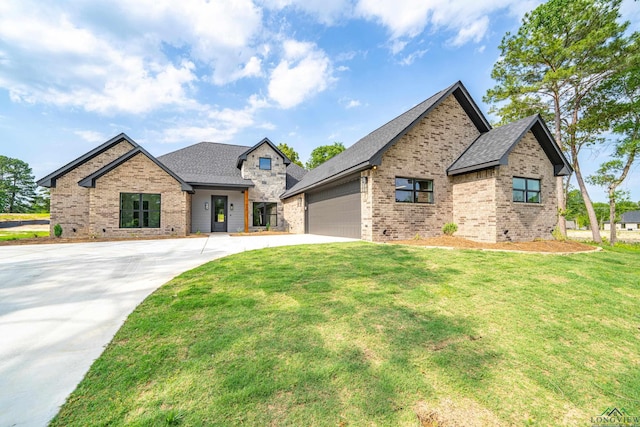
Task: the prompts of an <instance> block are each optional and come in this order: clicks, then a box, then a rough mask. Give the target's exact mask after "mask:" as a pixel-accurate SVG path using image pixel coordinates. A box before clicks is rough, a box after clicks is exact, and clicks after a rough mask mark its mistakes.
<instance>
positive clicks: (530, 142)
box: [496, 131, 558, 242]
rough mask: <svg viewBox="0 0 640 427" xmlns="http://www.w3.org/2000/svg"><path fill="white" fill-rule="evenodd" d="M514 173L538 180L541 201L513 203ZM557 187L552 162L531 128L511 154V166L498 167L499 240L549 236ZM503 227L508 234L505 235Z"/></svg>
mask: <svg viewBox="0 0 640 427" xmlns="http://www.w3.org/2000/svg"><path fill="white" fill-rule="evenodd" d="M514 176H517V177H524V178H535V179H539V180H540V186H541V194H540V197H541V203H539V204H536V203H516V202H513V201H512V200H513V195H512V193H513V192H512V190H513V182H512V181H513V177H514ZM556 189H557V179H556V177H555V176H554V174H553V165H552V164H551V162H550V161H549V159H548V158H547V156H546V154H545V153H544V151H543V150H542V147H540V144H539V143H538V141H537V140H536V139H535V137H534V136H533V133H531V131H529V132H528V133H527V134H526V135H525V136H524V137H523V138H522V140H521V141H520V142H519V143H518V144H517V145H516V146H515V147H514V149H513V151H511V153H510V154H509V160H508V165H505V166H500V168H499V174H498V177H497V179H496V200H497V211H496V216H497V240H498V241H508V240H511V241H514V242H517V241H531V240H533V239H550V238H551V231H552V230H553V228H554V226H555V224H556V222H557V210H558V201H557V198H556ZM504 230H509V233H508V234H507V235H505V234H504Z"/></svg>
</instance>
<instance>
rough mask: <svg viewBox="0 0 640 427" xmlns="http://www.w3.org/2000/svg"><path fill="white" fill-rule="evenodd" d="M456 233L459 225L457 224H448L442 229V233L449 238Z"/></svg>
mask: <svg viewBox="0 0 640 427" xmlns="http://www.w3.org/2000/svg"><path fill="white" fill-rule="evenodd" d="M456 231H458V224H456V223H455V222H448V223H446V224H445V225H444V226H443V227H442V232H443V233H444V234H446V235H447V236H453V233H455V232H456Z"/></svg>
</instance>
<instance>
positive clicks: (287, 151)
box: [278, 142, 304, 167]
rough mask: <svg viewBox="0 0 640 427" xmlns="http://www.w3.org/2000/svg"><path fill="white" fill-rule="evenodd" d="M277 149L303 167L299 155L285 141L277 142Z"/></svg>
mask: <svg viewBox="0 0 640 427" xmlns="http://www.w3.org/2000/svg"><path fill="white" fill-rule="evenodd" d="M278 150H280V151H282V154H284V155H285V156H287V157H288V158H289V160H291V161H292V162H293V163H295V164H296V165H298V166H300V167H304V165H303V164H302V162H301V161H300V156H299V155H298V153H297V152H296V150H294V149H293V148H292V147H289V146H288V145H287V144H286V143H285V142H281V143H280V144H278Z"/></svg>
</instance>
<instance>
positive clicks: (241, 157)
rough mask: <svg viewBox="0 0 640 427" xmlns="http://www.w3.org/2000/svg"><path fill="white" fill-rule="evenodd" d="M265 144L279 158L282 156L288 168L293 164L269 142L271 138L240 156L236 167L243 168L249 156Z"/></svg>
mask: <svg viewBox="0 0 640 427" xmlns="http://www.w3.org/2000/svg"><path fill="white" fill-rule="evenodd" d="M264 144H267V145H268V146H269V147H270V148H271V150H273V151H274V153H275V154H276V155H277V156H280V157H281V158H282V161H283V162H284V164H285V165H287V166H288V165H289V164H290V163H291V160H289V158H288V157H287V156H285V155H284V153H283V152H282V151H280V150H279V149H278V147H276V146H275V144H274V143H273V142H271V141H270V140H269V138H263V139H262V141H260V142H258V143H257V144H256V145H254V146H253V147H251V148H249V149H248V150H247V151H245V152H244V153H242V154H240V156H238V162H237V164H236V167H237V168H238V169H240V168H241V167H242V163H243V162H245V161H246V160H247V158H248V156H249V154H251V153H252V152H253V151H255V150H257V149H258V148H260V147H262V146H263V145H264Z"/></svg>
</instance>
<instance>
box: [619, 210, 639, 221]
mask: <svg viewBox="0 0 640 427" xmlns="http://www.w3.org/2000/svg"><path fill="white" fill-rule="evenodd" d="M620 222H624V223H625V224H626V223H632V224H640V211H629V212H625V213H623V214H622V216H621V219H620Z"/></svg>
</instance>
